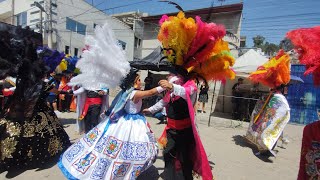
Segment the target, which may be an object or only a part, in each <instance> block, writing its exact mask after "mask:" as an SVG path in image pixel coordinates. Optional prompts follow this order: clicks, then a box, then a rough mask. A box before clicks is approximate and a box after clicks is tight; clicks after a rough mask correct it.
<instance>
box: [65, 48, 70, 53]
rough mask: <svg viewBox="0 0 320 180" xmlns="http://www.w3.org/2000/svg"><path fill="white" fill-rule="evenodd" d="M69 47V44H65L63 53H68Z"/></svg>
mask: <svg viewBox="0 0 320 180" xmlns="http://www.w3.org/2000/svg"><path fill="white" fill-rule="evenodd" d="M69 49H70V47H69V46H66V47H65V50H64V53H65V54H69Z"/></svg>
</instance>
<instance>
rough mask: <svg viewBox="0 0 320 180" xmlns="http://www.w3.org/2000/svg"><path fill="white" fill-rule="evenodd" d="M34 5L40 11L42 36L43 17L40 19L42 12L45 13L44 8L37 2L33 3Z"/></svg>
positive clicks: (41, 32)
mask: <svg viewBox="0 0 320 180" xmlns="http://www.w3.org/2000/svg"><path fill="white" fill-rule="evenodd" d="M34 5H35V6H36V7H37V8H39V9H40V27H39V28H40V31H39V32H40V34H41V35H42V36H43V17H42V12H46V11H45V10H44V8H43V7H42V6H41V4H40V3H39V2H37V1H35V2H34Z"/></svg>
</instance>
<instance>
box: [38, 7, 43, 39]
mask: <svg viewBox="0 0 320 180" xmlns="http://www.w3.org/2000/svg"><path fill="white" fill-rule="evenodd" d="M42 23H43V17H42V10H41V9H40V27H39V28H40V31H39V32H40V34H41V35H42V36H43V26H42Z"/></svg>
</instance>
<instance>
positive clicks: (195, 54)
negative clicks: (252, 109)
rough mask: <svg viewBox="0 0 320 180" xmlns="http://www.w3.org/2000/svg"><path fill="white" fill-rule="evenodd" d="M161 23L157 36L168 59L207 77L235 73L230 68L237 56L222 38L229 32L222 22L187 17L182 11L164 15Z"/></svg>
mask: <svg viewBox="0 0 320 180" xmlns="http://www.w3.org/2000/svg"><path fill="white" fill-rule="evenodd" d="M160 26H161V28H160V32H159V34H158V40H159V41H160V42H161V43H162V46H163V49H164V54H165V56H166V57H167V59H168V61H169V62H171V63H173V64H175V65H179V66H182V67H183V68H184V69H186V70H187V71H188V72H189V74H190V73H194V74H196V75H198V76H200V77H203V78H204V79H205V80H207V81H209V80H222V81H224V80H225V79H226V78H230V79H233V78H234V77H235V73H234V71H233V70H232V69H231V66H233V64H234V62H235V60H234V58H233V57H232V55H231V53H230V50H229V48H228V43H227V42H225V41H223V40H222V38H223V37H224V36H225V34H226V30H225V28H224V27H223V26H222V25H217V24H215V23H205V22H203V21H202V20H201V18H200V17H198V16H197V17H196V20H194V19H193V18H186V17H185V15H184V13H183V12H179V13H178V15H177V16H170V17H168V16H167V15H163V16H162V18H161V20H160Z"/></svg>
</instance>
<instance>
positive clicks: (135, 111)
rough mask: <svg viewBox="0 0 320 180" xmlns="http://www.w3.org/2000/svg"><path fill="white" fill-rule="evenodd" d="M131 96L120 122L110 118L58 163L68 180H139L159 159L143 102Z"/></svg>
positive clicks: (87, 135) (75, 145)
mask: <svg viewBox="0 0 320 180" xmlns="http://www.w3.org/2000/svg"><path fill="white" fill-rule="evenodd" d="M135 92H136V91H132V92H131V94H129V96H128V98H127V101H126V104H125V106H124V108H123V109H124V111H123V112H122V115H121V116H120V118H119V119H117V120H110V119H109V118H108V119H106V120H105V121H103V122H101V123H100V124H99V125H97V126H96V127H95V128H93V129H92V130H91V131H90V132H88V133H87V134H86V135H85V136H84V137H83V138H81V139H80V140H79V141H78V142H76V143H74V144H73V145H72V146H71V147H70V148H69V149H68V150H67V151H65V153H64V154H63V155H62V156H61V159H60V161H59V163H58V166H59V167H60V169H61V171H62V172H63V174H64V175H65V176H66V177H67V178H68V179H136V178H137V177H138V176H139V175H140V173H141V172H143V171H145V170H146V169H147V168H149V167H150V166H151V165H152V164H153V162H154V161H155V159H156V155H157V152H158V147H157V142H156V139H155V137H154V134H153V132H152V131H151V129H150V128H149V127H148V123H147V121H146V119H145V117H144V116H143V115H141V114H139V112H140V110H141V105H142V101H141V100H140V101H139V102H138V103H136V104H135V103H134V102H133V101H132V98H133V97H134V94H135Z"/></svg>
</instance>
